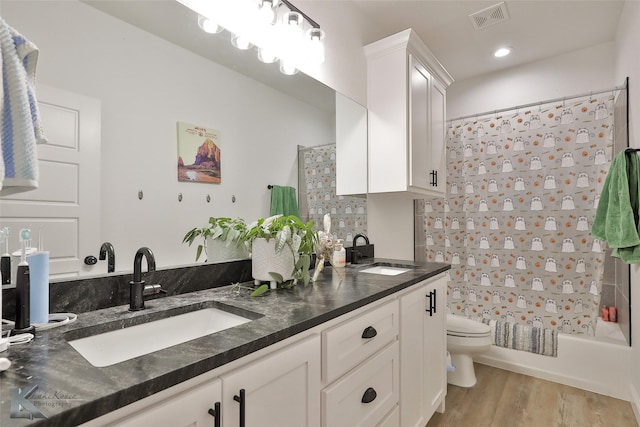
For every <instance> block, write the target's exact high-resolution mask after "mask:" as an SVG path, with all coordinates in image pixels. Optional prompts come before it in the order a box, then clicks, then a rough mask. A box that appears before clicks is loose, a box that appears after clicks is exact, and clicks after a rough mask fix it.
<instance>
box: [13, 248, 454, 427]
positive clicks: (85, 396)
mask: <svg viewBox="0 0 640 427" xmlns="http://www.w3.org/2000/svg"><path fill="white" fill-rule="evenodd" d="M375 261H376V262H380V261H382V262H389V263H390V264H402V265H407V264H411V265H415V266H416V268H414V269H411V270H410V271H408V272H406V273H402V274H399V275H396V276H385V275H377V274H368V273H359V271H360V270H361V269H363V268H366V267H367V265H358V266H347V268H345V269H344V271H345V273H346V274H345V279H344V280H342V281H341V280H340V278H339V276H338V274H337V273H336V272H335V271H333V269H332V268H330V267H327V268H325V269H324V271H323V272H322V274H321V275H320V278H319V280H318V281H317V282H315V283H314V284H309V285H308V286H303V285H299V286H296V287H294V288H291V289H279V290H277V291H270V292H268V293H267V294H265V295H263V296H260V297H256V298H251V297H249V292H250V291H249V290H247V289H241V290H240V291H239V292H237V291H236V290H234V289H233V288H232V286H223V287H218V288H214V289H208V290H202V291H197V292H191V293H185V294H182V295H176V296H171V297H167V298H161V299H155V300H152V301H149V302H147V303H145V304H146V307H147V309H146V310H143V311H138V312H130V311H128V306H116V307H111V308H105V309H101V310H96V311H91V312H87V313H82V314H80V315H79V316H78V320H77V321H76V322H74V323H71V324H69V325H65V326H62V327H59V328H55V329H51V330H48V331H43V332H39V333H38V334H37V336H36V338H35V340H34V341H33V342H31V343H29V344H24V345H15V346H12V347H11V348H9V350H7V351H6V352H4V353H0V357H7V358H9V359H10V360H11V362H12V366H11V368H9V370H7V371H4V372H0V425H2V426H3V427H10V426H27V425H34V426H35V425H37V426H54V425H55V426H59V425H64V426H71V425H77V424H81V423H83V422H86V421H88V420H90V419H93V418H96V417H99V416H101V415H103V414H106V413H108V412H111V411H114V410H116V409H118V408H121V407H123V406H125V405H128V404H130V403H132V402H135V401H137V400H140V399H142V398H144V397H147V396H149V395H151V394H154V393H157V392H159V391H161V390H164V389H166V388H169V387H171V386H173V385H176V384H178V383H180V382H182V381H185V380H188V379H190V378H193V377H196V376H198V375H201V374H203V373H205V372H208V371H210V370H212V369H215V368H217V367H219V366H222V365H224V364H225V363H228V362H231V361H233V360H236V359H239V358H241V357H243V356H245V355H247V354H250V353H252V352H255V351H257V350H260V349H262V348H264V347H267V346H269V345H271V344H274V343H276V342H279V341H282V340H284V339H287V338H289V337H291V336H293V335H295V334H298V333H300V332H302V331H305V330H307V329H310V328H312V327H314V326H317V325H320V324H322V323H324V322H326V321H328V320H331V319H333V318H336V317H338V316H341V315H343V314H345V313H348V312H350V311H352V310H355V309H357V308H359V307H362V306H364V305H367V304H369V303H371V302H374V301H376V300H379V299H381V298H384V297H386V296H388V295H391V294H393V293H395V292H397V291H399V290H402V289H404V288H407V287H409V286H411V285H413V284H416V283H418V282H420V281H422V280H424V279H427V278H429V277H432V276H434V275H436V274H439V273H441V272H444V271H446V270H448V269H449V268H450V266H449V265H448V264H438V263H428V264H421V265H417V264H414V263H413V262H405V261H393V260H380V259H376V260H375ZM249 285H251V283H248V284H247V286H249ZM86 297H87V296H83V295H80V296H79V298H86ZM198 304H199V305H202V306H203V307H206V306H212V305H215V304H223V305H225V306H227V307H231V310H232V311H233V310H237V311H239V312H240V313H242V311H243V310H246V311H248V312H251V313H255V314H256V315H257V316H254V317H257V318H256V319H255V320H253V321H251V322H249V323H245V324H243V325H239V326H236V327H233V328H230V329H227V330H224V331H221V332H218V333H215V334H212V335H208V336H205V337H202V338H198V339H195V340H192V341H188V342H186V343H184V344H179V345H176V346H173V347H169V348H167V349H164V350H160V351H157V352H154V353H151V354H148V355H145V356H140V357H137V358H134V359H131V360H127V361H125V362H121V363H118V364H115V365H112V366H108V367H104V368H96V367H94V366H92V365H91V364H89V362H87V361H86V360H85V359H84V358H83V357H82V356H81V355H80V354H79V353H77V352H76V351H75V350H74V349H73V348H72V347H71V346H70V345H69V344H68V342H67V339H72V338H77V337H79V336H82V335H85V334H86V332H87V331H88V329H87V328H92V330H91V331H90V332H91V334H95V333H99V332H103V331H105V330H106V328H107V327H108V325H110V326H111V327H113V324H114V322H119V323H118V324H119V326H120V327H121V326H128V325H130V324H133V323H135V322H141V321H145V319H149V317H153V316H160V317H163V315H164V314H166V313H165V312H166V311H167V310H173V309H175V310H178V311H179V310H182V307H185V306H193V305H198ZM33 387H37V388H36V389H35V391H33V392H32V393H31V394H30V395H29V393H28V391H29V390H31V389H32V388H33ZM27 395H28V396H27ZM23 399H28V402H31V403H32V404H34V405H35V406H36V407H37V408H38V409H39V410H40V411H41V412H42V414H44V415H45V416H46V417H47V418H45V419H42V418H40V419H28V418H15V416H14V417H12V415H11V405H12V403H13V404H14V407H15V406H16V404H17V402H23V403H24V401H23ZM16 401H17V402H16ZM23 413H26V412H23Z"/></svg>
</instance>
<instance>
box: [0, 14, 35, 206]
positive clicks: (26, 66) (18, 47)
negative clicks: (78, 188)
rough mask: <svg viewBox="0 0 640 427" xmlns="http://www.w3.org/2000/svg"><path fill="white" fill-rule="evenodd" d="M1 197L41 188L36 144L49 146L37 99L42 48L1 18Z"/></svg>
mask: <svg viewBox="0 0 640 427" xmlns="http://www.w3.org/2000/svg"><path fill="white" fill-rule="evenodd" d="M0 52H1V57H0V59H1V61H2V85H0V120H1V121H2V131H1V133H0V146H1V147H2V158H1V159H0V195H2V196H4V195H7V194H14V193H18V192H22V191H28V190H33V189H36V188H38V177H39V173H38V152H37V149H36V144H39V143H45V142H47V140H46V138H45V136H44V132H43V129H42V123H41V121H40V114H39V111H38V103H37V100H36V95H35V83H36V81H35V80H36V63H37V61H38V48H37V47H36V46H35V45H34V44H33V43H31V42H29V41H28V40H27V39H25V38H24V37H23V36H22V35H20V34H19V33H18V32H17V31H16V30H14V29H13V28H11V27H10V26H9V25H8V24H7V23H6V22H5V21H4V20H3V19H2V18H0Z"/></svg>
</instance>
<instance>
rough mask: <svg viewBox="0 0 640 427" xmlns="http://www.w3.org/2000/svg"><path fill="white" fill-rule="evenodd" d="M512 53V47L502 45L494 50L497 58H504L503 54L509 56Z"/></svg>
mask: <svg viewBox="0 0 640 427" xmlns="http://www.w3.org/2000/svg"><path fill="white" fill-rule="evenodd" d="M510 53H511V48H509V47H501V48H500V49H498V50H496V51H495V52H493V56H495V57H496V58H502V57H503V56H507V55H509V54H510Z"/></svg>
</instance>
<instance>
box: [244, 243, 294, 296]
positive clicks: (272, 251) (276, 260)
mask: <svg viewBox="0 0 640 427" xmlns="http://www.w3.org/2000/svg"><path fill="white" fill-rule="evenodd" d="M295 264H296V260H295V258H294V256H293V253H292V252H291V250H290V249H289V248H288V247H285V248H283V249H282V251H280V253H276V240H275V239H270V240H267V239H263V238H258V239H255V240H254V241H253V243H252V250H251V274H252V276H253V279H254V281H255V284H256V285H259V284H260V282H269V285H270V287H271V289H275V288H276V287H277V285H278V282H277V281H276V280H275V279H274V278H273V277H271V275H270V274H269V273H278V274H280V275H281V276H282V278H283V279H284V280H285V281H286V280H291V279H293V269H294V267H295Z"/></svg>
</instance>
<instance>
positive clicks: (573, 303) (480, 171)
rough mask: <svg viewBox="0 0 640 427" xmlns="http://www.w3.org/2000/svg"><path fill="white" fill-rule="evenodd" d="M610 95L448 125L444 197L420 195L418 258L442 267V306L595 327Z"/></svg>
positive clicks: (477, 314) (586, 330) (478, 314)
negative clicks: (445, 269) (596, 224)
mask: <svg viewBox="0 0 640 427" xmlns="http://www.w3.org/2000/svg"><path fill="white" fill-rule="evenodd" d="M612 115H613V96H612V95H611V94H609V95H606V96H602V97H600V98H596V97H592V98H589V99H583V100H572V101H565V102H564V103H563V102H561V103H556V104H553V105H551V104H549V105H540V106H539V107H534V108H531V109H528V110H523V111H518V110H514V111H511V112H506V113H502V114H501V115H499V116H496V115H494V116H491V117H485V118H480V119H476V120H470V121H467V122H464V123H461V122H458V123H449V132H448V141H447V144H448V145H447V149H448V183H447V197H446V198H444V199H432V200H425V201H424V202H423V203H424V209H425V217H424V218H425V222H426V223H425V229H426V230H427V235H426V250H427V259H429V260H432V261H443V262H448V263H451V264H452V269H451V271H450V272H449V274H450V281H449V287H448V306H449V309H450V311H451V312H452V313H454V314H459V315H463V316H467V317H470V318H476V319H494V320H503V321H507V322H510V323H518V324H526V325H531V326H534V327H538V328H551V329H553V330H557V331H560V332H564V333H572V334H593V331H594V329H593V328H594V326H595V319H596V317H597V315H598V305H599V301H600V289H601V281H602V273H603V267H604V266H603V261H604V250H605V247H604V245H605V244H604V242H601V241H599V240H597V239H594V238H592V237H591V233H590V230H591V224H592V221H593V218H594V215H595V211H596V207H597V204H598V200H599V194H600V192H601V190H602V185H603V183H604V180H605V178H606V174H607V171H608V168H609V165H610V162H611V159H612V156H613V153H612V150H613V116H612Z"/></svg>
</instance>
